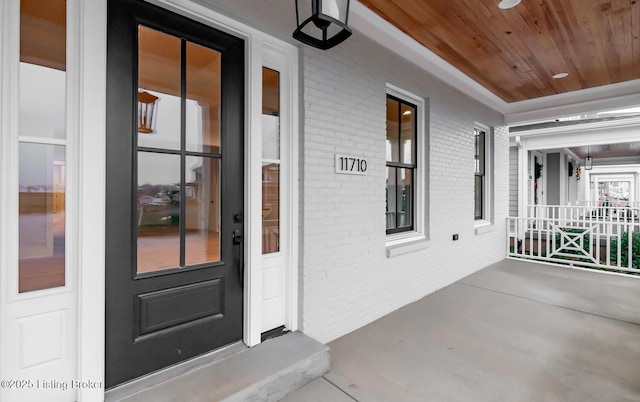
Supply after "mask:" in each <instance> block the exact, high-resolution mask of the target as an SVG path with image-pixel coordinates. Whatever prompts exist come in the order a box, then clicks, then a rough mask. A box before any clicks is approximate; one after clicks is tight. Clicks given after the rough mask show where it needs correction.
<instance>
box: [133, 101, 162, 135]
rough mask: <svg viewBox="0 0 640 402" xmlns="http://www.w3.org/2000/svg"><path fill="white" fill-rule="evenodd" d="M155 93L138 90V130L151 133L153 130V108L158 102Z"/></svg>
mask: <svg viewBox="0 0 640 402" xmlns="http://www.w3.org/2000/svg"><path fill="white" fill-rule="evenodd" d="M158 99H160V98H158V97H157V96H155V95H151V94H150V93H149V92H147V91H141V92H138V132H139V133H142V134H153V133H154V132H155V124H156V122H155V120H156V119H155V109H156V104H157V102H158Z"/></svg>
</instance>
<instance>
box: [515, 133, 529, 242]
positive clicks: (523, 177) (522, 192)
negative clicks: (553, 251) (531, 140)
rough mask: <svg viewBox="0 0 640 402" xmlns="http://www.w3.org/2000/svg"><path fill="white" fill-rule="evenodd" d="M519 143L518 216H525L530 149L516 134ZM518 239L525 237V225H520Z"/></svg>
mask: <svg viewBox="0 0 640 402" xmlns="http://www.w3.org/2000/svg"><path fill="white" fill-rule="evenodd" d="M516 144H517V145H518V217H524V216H526V213H527V183H528V182H529V180H528V177H527V176H528V169H527V163H528V156H527V154H528V150H527V147H526V144H524V143H523V142H522V139H521V138H520V136H516ZM517 236H518V239H520V240H522V239H524V227H523V226H522V225H518V233H517Z"/></svg>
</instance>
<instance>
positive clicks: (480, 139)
mask: <svg viewBox="0 0 640 402" xmlns="http://www.w3.org/2000/svg"><path fill="white" fill-rule="evenodd" d="M474 136H475V184H474V200H475V201H474V204H475V207H474V211H475V212H474V216H475V219H476V220H481V219H485V205H484V198H485V191H486V182H485V177H486V163H487V158H486V137H487V136H486V133H485V132H484V131H483V130H480V129H477V128H476V129H474Z"/></svg>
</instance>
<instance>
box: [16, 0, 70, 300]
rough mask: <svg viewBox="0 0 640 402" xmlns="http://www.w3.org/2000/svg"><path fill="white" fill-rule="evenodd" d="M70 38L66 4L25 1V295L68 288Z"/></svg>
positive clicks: (21, 209) (21, 287)
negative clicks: (66, 215)
mask: <svg viewBox="0 0 640 402" xmlns="http://www.w3.org/2000/svg"><path fill="white" fill-rule="evenodd" d="M66 40H67V36H66V2H65V1H64V0H21V1H20V70H19V73H20V81H19V84H18V85H19V87H18V88H19V93H20V96H19V99H20V101H19V105H18V106H19V124H18V126H19V135H20V136H21V138H20V143H19V148H18V175H19V189H18V202H19V204H18V221H19V227H18V241H19V246H18V248H19V263H18V276H19V280H18V291H19V292H20V293H22V292H29V291H34V290H43V289H49V288H54V287H59V286H64V285H65V238H66V233H65V204H66V172H65V170H66V161H65V160H66V157H65V152H66V146H65V145H64V144H65V138H66V124H65V116H66ZM27 138H28V139H27ZM25 140H28V141H35V142H33V143H31V142H24V141H25Z"/></svg>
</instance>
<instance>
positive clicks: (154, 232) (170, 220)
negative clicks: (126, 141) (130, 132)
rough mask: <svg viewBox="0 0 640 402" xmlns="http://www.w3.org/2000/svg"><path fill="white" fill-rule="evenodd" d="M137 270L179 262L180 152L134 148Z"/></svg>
mask: <svg viewBox="0 0 640 402" xmlns="http://www.w3.org/2000/svg"><path fill="white" fill-rule="evenodd" d="M137 226H138V273H144V272H150V271H157V270H161V269H167V268H177V267H179V266H180V156H179V155H171V154H160V153H151V152H138V202H137Z"/></svg>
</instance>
